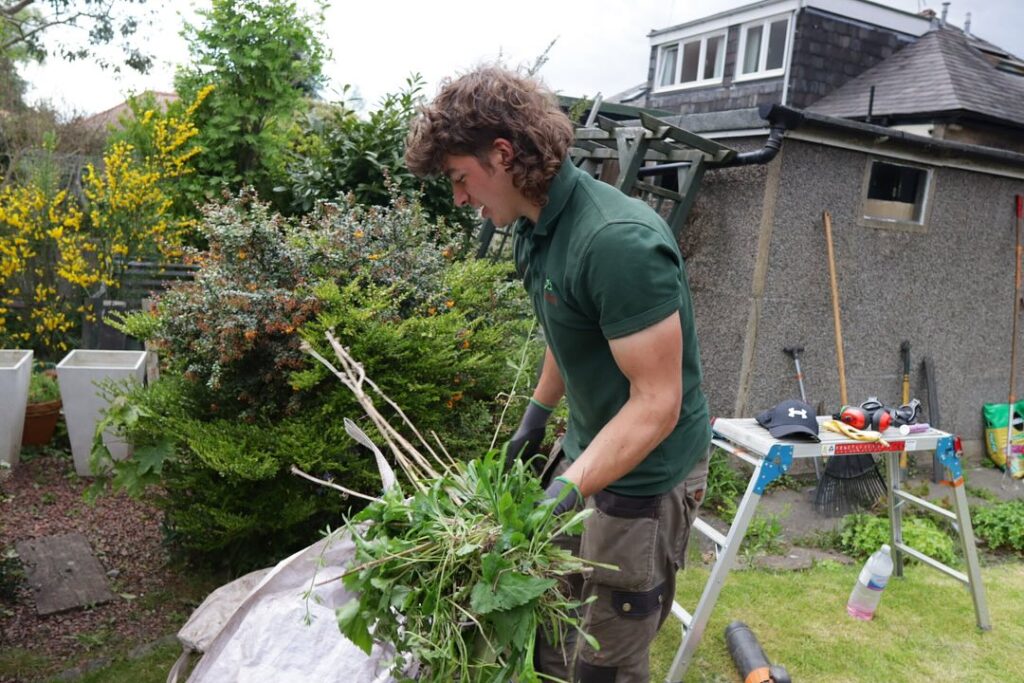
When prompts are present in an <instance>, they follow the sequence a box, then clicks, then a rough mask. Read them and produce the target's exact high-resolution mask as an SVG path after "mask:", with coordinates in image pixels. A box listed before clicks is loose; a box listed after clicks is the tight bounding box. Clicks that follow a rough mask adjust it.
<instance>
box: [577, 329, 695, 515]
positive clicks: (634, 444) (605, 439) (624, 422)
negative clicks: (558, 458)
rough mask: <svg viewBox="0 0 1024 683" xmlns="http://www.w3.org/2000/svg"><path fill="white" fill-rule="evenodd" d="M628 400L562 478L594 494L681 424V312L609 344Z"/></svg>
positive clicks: (630, 468) (643, 456) (633, 465)
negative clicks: (626, 391) (620, 371)
mask: <svg viewBox="0 0 1024 683" xmlns="http://www.w3.org/2000/svg"><path fill="white" fill-rule="evenodd" d="M610 345H611V351H612V355H613V356H614V357H615V362H616V364H617V365H618V366H619V369H620V370H622V373H623V374H624V375H625V376H626V378H627V379H628V380H629V399H627V401H626V403H625V404H624V405H623V406H622V408H621V409H620V410H619V412H618V413H617V414H616V415H615V417H614V418H612V419H611V421H609V422H608V424H606V425H605V426H604V428H603V429H601V431H600V432H598V434H597V436H596V437H594V440H593V441H592V442H591V444H590V446H588V447H587V449H586V450H585V451H583V453H581V454H580V457H579V458H577V459H576V462H574V463H573V464H572V466H571V467H569V469H568V470H567V471H566V472H565V474H564V475H563V476H564V477H565V478H567V479H569V480H570V481H572V482H573V483H574V484H576V486H577V487H579V489H580V492H581V493H582V494H583V495H584V496H589V495H592V494H593V493H596V492H597V491H600V490H601V489H603V488H605V487H606V486H608V485H609V484H611V483H612V482H614V481H616V480H618V479H620V478H621V477H623V476H624V475H625V474H627V473H628V472H630V471H631V470H632V469H633V468H634V467H636V466H637V465H638V464H640V462H641V461H643V459H644V458H646V457H647V455H648V454H649V453H650V452H651V451H652V450H654V448H655V447H656V446H657V445H658V444H660V443H661V442H662V441H664V440H665V438H666V437H667V436H668V435H669V434H671V433H672V430H673V429H674V428H675V426H676V423H677V422H678V420H679V410H680V407H681V405H682V400H683V386H682V380H681V377H682V362H683V360H682V359H683V336H682V330H681V329H680V324H679V313H678V312H676V313H673V314H672V315H670V316H669V317H667V318H665V319H664V320H662V321H661V322H659V323H656V324H654V325H652V326H651V327H648V328H646V329H644V330H641V331H640V332H637V333H635V334H631V335H628V336H625V337H621V338H619V339H613V340H611V342H610Z"/></svg>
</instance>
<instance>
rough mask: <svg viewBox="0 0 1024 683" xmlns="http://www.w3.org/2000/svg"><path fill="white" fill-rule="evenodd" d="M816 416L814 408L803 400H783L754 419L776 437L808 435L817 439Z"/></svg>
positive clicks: (814, 439)
mask: <svg viewBox="0 0 1024 683" xmlns="http://www.w3.org/2000/svg"><path fill="white" fill-rule="evenodd" d="M817 417H818V416H817V415H815V414H814V408H812V407H811V406H809V405H808V404H806V403H804V402H803V401H783V402H782V403H779V404H778V405H776V406H775V407H774V408H771V409H769V410H766V411H764V412H763V413H761V414H760V415H758V416H757V417H756V418H754V419H756V420H757V424H759V425H761V426H762V427H764V428H765V429H767V430H768V433H769V434H771V435H772V436H774V437H775V438H776V439H784V438H786V437H808V438H809V439H811V440H813V441H818V440H819V439H818V419H817Z"/></svg>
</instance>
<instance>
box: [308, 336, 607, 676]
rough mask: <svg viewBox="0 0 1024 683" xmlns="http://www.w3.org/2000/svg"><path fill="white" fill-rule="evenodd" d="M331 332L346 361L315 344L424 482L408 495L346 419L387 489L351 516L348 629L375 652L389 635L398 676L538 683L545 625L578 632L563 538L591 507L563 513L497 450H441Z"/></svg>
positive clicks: (344, 626)
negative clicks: (396, 420)
mask: <svg viewBox="0 0 1024 683" xmlns="http://www.w3.org/2000/svg"><path fill="white" fill-rule="evenodd" d="M328 340H329V341H330V343H331V345H332V347H333V348H334V351H335V354H336V355H337V357H338V360H339V361H340V366H341V368H340V369H338V368H335V367H334V366H333V365H332V364H331V363H329V362H328V361H327V360H325V359H324V358H323V357H322V356H320V355H319V354H317V353H316V352H315V351H313V350H312V349H311V348H308V347H307V351H308V352H309V353H311V354H312V355H314V356H315V357H316V358H317V359H318V360H319V361H320V362H321V363H323V364H324V365H325V366H327V367H328V368H329V369H330V370H331V371H332V372H333V373H334V374H335V375H336V376H337V377H338V378H339V379H341V381H342V382H343V383H344V384H345V385H346V386H348V387H349V388H350V389H351V390H352V391H353V393H354V394H355V395H356V397H357V399H359V401H360V404H361V405H362V406H363V408H364V410H365V411H366V413H367V415H368V417H369V418H370V419H371V421H372V422H373V423H374V425H375V426H376V427H377V429H378V431H379V432H380V433H381V435H382V436H383V438H384V440H385V441H386V442H387V445H388V447H389V448H390V450H391V453H392V454H393V455H394V456H395V459H396V461H397V462H398V463H399V464H400V465H401V467H402V469H403V470H404V471H405V473H406V475H407V477H408V479H409V481H410V482H411V484H412V486H413V487H414V488H415V492H414V493H413V494H412V495H411V496H408V497H407V496H406V495H405V494H403V493H402V491H401V490H400V488H399V486H398V485H397V483H394V478H393V475H389V472H390V468H389V466H388V465H387V462H386V460H385V458H384V456H383V454H382V453H381V452H380V450H379V449H377V447H376V446H375V445H374V444H373V443H372V442H371V441H370V440H369V439H368V438H367V437H366V436H365V435H364V434H363V433H362V432H361V431H360V430H359V429H358V428H356V427H355V425H354V424H352V423H351V422H348V421H347V425H348V426H349V433H350V434H352V435H353V436H354V437H355V438H356V439H357V440H359V441H360V442H361V443H363V444H364V445H366V446H367V447H369V448H370V449H371V450H373V451H374V454H375V456H376V457H377V462H378V466H379V467H380V468H381V472H382V476H383V477H384V479H385V494H384V496H383V497H382V498H380V499H376V500H374V501H373V502H371V503H370V504H369V506H367V507H366V508H364V510H363V511H362V512H360V513H359V514H358V515H357V516H356V517H354V518H353V519H351V520H349V521H348V523H347V525H348V530H349V532H350V533H351V535H352V538H353V540H354V542H355V546H356V554H355V558H354V559H353V561H352V564H351V566H350V568H349V570H348V571H347V572H346V573H345V575H344V576H343V581H344V583H345V586H346V588H348V589H349V590H351V591H353V592H355V593H357V594H358V596H359V597H358V599H353V600H351V601H349V602H348V603H346V604H345V605H344V606H343V607H342V608H340V609H339V611H338V615H337V616H338V624H339V626H340V628H341V631H342V633H343V634H344V635H345V636H346V637H347V638H349V639H350V640H351V641H352V642H353V643H355V644H356V645H358V646H359V647H361V648H362V649H363V650H365V651H366V652H367V653H369V651H370V648H371V647H372V645H373V642H374V641H378V642H382V643H391V644H392V645H393V646H394V648H395V650H396V652H397V655H396V658H395V661H394V665H393V667H392V671H393V673H395V675H396V676H397V677H401V676H402V675H403V674H402V672H404V671H406V670H408V668H409V665H410V664H413V665H414V666H418V676H417V679H418V680H421V681H445V682H449V681H460V682H461V681H465V682H469V681H473V682H476V681H481V682H482V681H512V680H515V681H521V682H527V681H539V680H540V675H539V674H537V672H536V671H535V670H534V667H533V651H534V645H535V637H536V634H537V631H538V627H539V628H541V629H543V631H544V632H545V634H546V637H547V638H548V639H549V640H550V641H551V642H553V643H559V642H564V640H565V638H566V636H567V635H568V634H569V633H570V632H571V631H572V630H576V629H577V628H578V622H577V619H576V611H577V608H578V607H580V605H579V604H578V603H576V602H573V601H572V600H571V599H569V598H568V597H567V596H566V595H565V594H564V593H563V592H562V587H563V585H564V584H563V582H560V581H559V578H560V577H563V576H566V575H568V574H573V573H578V572H581V571H583V569H584V567H583V564H582V562H581V561H580V560H579V559H577V558H575V557H574V556H572V555H571V554H570V553H569V552H568V551H566V550H564V549H563V548H561V547H559V546H558V545H557V544H556V543H555V542H554V539H555V538H556V537H558V536H559V535H562V534H566V533H579V532H580V531H581V530H582V522H583V519H584V518H585V517H586V515H587V512H579V513H575V514H566V515H563V516H561V517H555V516H553V515H552V508H553V507H554V505H555V501H554V500H546V499H545V496H544V492H543V490H542V489H541V487H540V484H539V483H538V481H537V479H536V477H535V476H533V475H532V473H531V471H530V470H529V468H528V466H526V465H524V464H523V463H522V462H518V461H517V462H516V463H514V465H513V466H512V468H511V469H510V470H509V471H507V472H506V471H505V463H504V458H503V457H502V456H501V455H500V454H498V453H496V452H494V451H492V452H490V453H488V454H486V455H484V456H483V457H481V458H479V459H476V460H473V461H470V462H456V461H455V460H453V459H452V458H451V457H450V456H449V455H448V454H447V453H444V451H443V448H442V449H441V454H440V455H439V454H438V453H437V452H435V451H434V450H433V448H431V447H430V446H429V445H428V444H427V442H426V440H425V439H423V438H422V436H421V435H420V434H419V433H418V432H417V431H416V430H415V427H414V426H413V425H412V424H411V423H409V422H408V420H407V418H405V415H404V414H403V413H402V412H401V409H400V408H398V406H395V405H394V404H393V403H391V402H390V400H389V399H387V397H386V396H384V394H383V393H382V392H380V390H379V389H378V388H377V387H376V385H374V384H373V382H371V381H370V380H369V379H368V378H367V377H366V376H365V373H364V372H363V370H362V368H361V367H360V366H359V364H358V363H356V362H355V361H354V360H353V359H352V358H351V357H350V356H349V355H348V353H347V352H346V350H345V349H343V348H342V347H341V346H340V345H339V344H338V343H337V340H335V339H334V338H333V337H332V336H330V335H328ZM364 387H369V388H370V389H371V390H372V391H373V392H375V393H376V394H377V395H378V396H379V397H380V398H382V399H383V400H384V401H386V402H388V403H389V404H390V405H391V407H392V408H393V409H394V410H395V411H396V412H397V413H398V414H399V415H400V416H401V417H402V419H403V420H405V421H406V425H407V426H408V427H409V428H410V429H411V430H412V432H413V433H414V434H415V435H416V438H417V439H418V440H419V441H420V444H421V446H422V448H423V451H425V452H426V454H427V455H424V454H423V453H421V452H420V450H419V449H416V448H413V446H412V445H411V444H410V443H409V442H408V441H407V440H406V439H405V438H403V437H402V436H401V434H399V433H398V432H397V431H396V430H395V429H393V428H392V427H391V426H390V425H389V424H388V423H387V421H386V420H385V419H384V418H383V417H382V416H381V415H380V413H379V412H378V411H377V409H376V407H375V406H374V404H373V401H372V400H371V398H370V396H369V395H368V394H367V393H366V391H365V390H364ZM389 480H390V481H389ZM335 488H340V487H335ZM581 636H582V637H584V638H587V639H588V640H589V641H590V642H591V643H592V644H594V646H595V647H596V643H594V642H593V639H592V638H590V637H589V636H587V635H586V634H582V633H581Z"/></svg>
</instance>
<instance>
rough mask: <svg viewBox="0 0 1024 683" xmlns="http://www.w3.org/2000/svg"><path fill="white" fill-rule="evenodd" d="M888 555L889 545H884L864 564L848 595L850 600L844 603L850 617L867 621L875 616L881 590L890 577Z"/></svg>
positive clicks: (890, 557)
mask: <svg viewBox="0 0 1024 683" xmlns="http://www.w3.org/2000/svg"><path fill="white" fill-rule="evenodd" d="M890 553H891V551H890V549H889V545H888V544H885V545H883V546H882V547H881V549H879V550H876V551H875V552H874V554H873V555H871V557H869V558H868V561H867V562H865V563H864V568H863V569H861V570H860V576H858V577H857V583H856V584H855V585H854V586H853V591H852V592H851V593H850V600H849V601H848V602H847V603H846V613H847V614H849V615H850V616H851V617H854V618H856V619H861V620H863V621H869V620H870V619H871V618H872V617H873V616H875V609H877V608H878V601H879V600H881V599H882V590H883V589H884V588H885V585H886V584H887V583H889V577H890V576H892V555H891V554H890Z"/></svg>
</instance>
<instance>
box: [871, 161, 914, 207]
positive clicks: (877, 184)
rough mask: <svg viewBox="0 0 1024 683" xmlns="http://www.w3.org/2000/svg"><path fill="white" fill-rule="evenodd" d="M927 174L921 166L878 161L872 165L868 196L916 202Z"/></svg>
mask: <svg viewBox="0 0 1024 683" xmlns="http://www.w3.org/2000/svg"><path fill="white" fill-rule="evenodd" d="M925 176H926V173H925V171H923V170H921V169H920V168H913V167H912V166H897V165H896V164H887V163H885V162H882V161H876V162H875V163H874V164H873V165H872V166H871V181H870V184H869V185H868V198H869V199H884V200H886V201H890V202H904V203H906V204H914V203H916V202H917V198H918V194H919V193H920V190H921V187H922V185H923V184H924V181H925Z"/></svg>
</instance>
